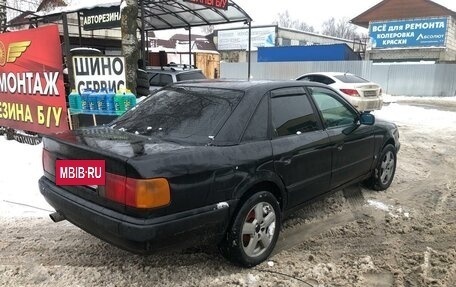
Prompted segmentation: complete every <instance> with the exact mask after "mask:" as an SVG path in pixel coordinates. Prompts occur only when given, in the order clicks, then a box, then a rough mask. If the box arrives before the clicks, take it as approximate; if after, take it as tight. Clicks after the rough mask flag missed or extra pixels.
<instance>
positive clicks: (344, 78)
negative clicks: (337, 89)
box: [334, 74, 369, 83]
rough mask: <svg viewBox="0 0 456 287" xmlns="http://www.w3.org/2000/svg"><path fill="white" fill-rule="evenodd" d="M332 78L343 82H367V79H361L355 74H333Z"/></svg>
mask: <svg viewBox="0 0 456 287" xmlns="http://www.w3.org/2000/svg"><path fill="white" fill-rule="evenodd" d="M334 78H336V79H338V80H339V81H342V82H344V83H369V81H368V80H366V79H363V78H361V77H358V76H355V75H349V74H345V75H337V76H334Z"/></svg>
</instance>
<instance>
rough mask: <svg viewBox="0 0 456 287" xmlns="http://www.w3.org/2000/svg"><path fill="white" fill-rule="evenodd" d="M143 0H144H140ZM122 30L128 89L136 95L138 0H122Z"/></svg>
mask: <svg viewBox="0 0 456 287" xmlns="http://www.w3.org/2000/svg"><path fill="white" fill-rule="evenodd" d="M139 1H142V0H139ZM120 14H121V19H120V30H121V32H122V55H123V56H124V57H125V76H126V80H127V83H126V86H127V89H129V90H131V92H132V93H133V94H135V95H136V78H137V75H136V70H137V69H138V60H139V45H138V37H137V36H136V33H137V30H138V22H137V19H138V0H122V1H121V3H120Z"/></svg>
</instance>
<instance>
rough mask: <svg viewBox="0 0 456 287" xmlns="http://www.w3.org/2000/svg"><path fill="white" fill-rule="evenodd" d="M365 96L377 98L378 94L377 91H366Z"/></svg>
mask: <svg viewBox="0 0 456 287" xmlns="http://www.w3.org/2000/svg"><path fill="white" fill-rule="evenodd" d="M364 96H365V97H375V96H377V92H376V91H364Z"/></svg>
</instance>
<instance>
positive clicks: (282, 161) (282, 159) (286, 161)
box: [277, 157, 291, 165]
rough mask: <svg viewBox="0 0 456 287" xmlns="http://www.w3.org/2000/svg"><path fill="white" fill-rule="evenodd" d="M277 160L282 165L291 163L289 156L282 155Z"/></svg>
mask: <svg viewBox="0 0 456 287" xmlns="http://www.w3.org/2000/svg"><path fill="white" fill-rule="evenodd" d="M277 162H279V163H281V164H283V165H289V164H291V157H283V158H281V159H280V160H278V161H277Z"/></svg>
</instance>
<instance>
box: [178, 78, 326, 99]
mask: <svg viewBox="0 0 456 287" xmlns="http://www.w3.org/2000/svg"><path fill="white" fill-rule="evenodd" d="M309 85H311V86H318V87H324V88H328V86H327V85H324V84H320V83H316V82H309V81H295V80H287V81H270V80H264V81H259V80H255V81H248V80H199V81H191V82H178V83H174V84H173V86H175V87H177V86H187V87H203V88H214V89H227V90H238V91H243V92H245V93H246V94H252V96H254V95H258V96H259V97H262V96H263V95H264V94H265V93H266V92H267V91H269V90H274V89H280V88H291V87H305V86H309Z"/></svg>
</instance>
